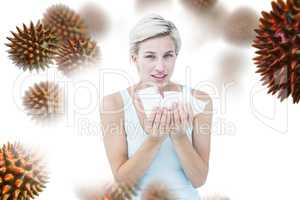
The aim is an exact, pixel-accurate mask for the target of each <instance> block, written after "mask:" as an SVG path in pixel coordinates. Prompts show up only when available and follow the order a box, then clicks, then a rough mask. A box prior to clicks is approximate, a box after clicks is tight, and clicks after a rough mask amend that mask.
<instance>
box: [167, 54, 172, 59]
mask: <svg viewBox="0 0 300 200" xmlns="http://www.w3.org/2000/svg"><path fill="white" fill-rule="evenodd" d="M167 57H168V58H171V57H173V55H172V54H167V55H165V58H167Z"/></svg>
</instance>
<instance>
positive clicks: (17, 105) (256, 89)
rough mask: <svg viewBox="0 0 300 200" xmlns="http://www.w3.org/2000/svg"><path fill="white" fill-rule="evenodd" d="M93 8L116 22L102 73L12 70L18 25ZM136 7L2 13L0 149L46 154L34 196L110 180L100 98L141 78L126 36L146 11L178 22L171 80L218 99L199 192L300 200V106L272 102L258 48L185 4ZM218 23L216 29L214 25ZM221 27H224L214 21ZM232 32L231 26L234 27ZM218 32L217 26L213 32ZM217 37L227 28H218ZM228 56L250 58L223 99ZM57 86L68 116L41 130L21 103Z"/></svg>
mask: <svg viewBox="0 0 300 200" xmlns="http://www.w3.org/2000/svg"><path fill="white" fill-rule="evenodd" d="M90 2H93V3H95V4H97V5H98V6H99V7H101V8H102V9H103V10H104V11H105V13H106V14H107V17H108V18H109V21H110V22H109V23H110V29H109V31H108V32H107V34H106V35H105V36H104V37H102V38H100V39H98V44H99V46H100V48H101V57H102V58H101V64H100V65H99V68H98V70H97V71H96V72H94V73H90V74H86V75H83V76H80V77H78V78H76V79H68V78H66V77H64V76H63V75H61V74H60V73H57V71H56V69H55V65H53V66H51V67H50V69H49V70H47V71H45V72H41V73H36V72H33V73H30V72H23V71H22V70H20V69H18V68H17V67H16V66H14V65H13V64H12V61H11V60H10V59H9V58H8V54H7V52H6V50H7V49H8V48H7V47H6V46H5V45H4V44H5V43H7V42H8V40H7V39H6V37H8V36H11V34H10V31H16V29H15V26H20V25H22V23H25V24H29V22H30V21H31V20H32V21H33V22H36V21H37V20H38V19H41V18H42V16H43V13H44V12H45V11H46V9H47V8H48V7H49V6H51V5H54V4H57V3H64V4H65V5H68V6H69V7H70V8H72V9H74V10H79V9H80V7H81V6H83V5H85V4H86V3H90ZM134 2H135V1H133V0H126V1H117V0H101V1H100V0H98V1H85V0H73V1H69V0H68V1H63V2H62V1H52V0H44V1H37V0H35V1H34V0H27V1H16V0H10V1H5V3H3V4H2V6H1V8H0V13H1V18H0V24H1V26H0V58H1V59H0V80H1V84H0V91H1V97H0V98H1V103H0V111H1V113H0V119H1V123H0V144H4V143H7V142H14V141H20V142H21V143H24V144H26V145H27V146H29V147H32V148H35V149H37V150H38V151H40V152H41V153H42V154H43V155H44V156H43V157H44V159H45V162H46V163H47V166H48V170H49V172H50V182H49V183H48V184H47V188H46V189H45V190H44V192H42V193H41V194H40V196H39V197H38V198H37V199H40V200H50V199H69V200H73V199H74V200H75V199H78V197H77V194H76V188H77V187H78V186H79V185H84V186H86V185H87V184H91V185H92V184H93V183H94V182H98V181H103V182H104V181H106V180H109V179H110V178H111V173H110V168H109V164H108V162H107V160H106V156H105V152H104V148H103V143H102V140H101V132H100V122H99V120H100V119H99V112H98V110H99V107H98V106H99V102H100V99H101V98H102V97H103V95H106V94H109V93H113V92H115V91H118V90H121V89H124V88H125V87H127V86H128V85H130V84H133V83H134V82H136V81H137V80H138V77H137V73H136V70H135V66H133V65H132V64H131V63H130V62H129V56H128V48H129V47H128V33H129V30H130V28H131V27H132V25H133V24H134V23H135V22H136V21H137V20H138V19H140V17H142V16H143V15H145V14H146V13H148V12H150V13H157V14H160V15H162V16H163V17H165V18H167V19H170V20H172V21H173V22H174V23H175V25H177V27H178V29H179V31H180V33H181V36H182V41H183V46H182V49H181V52H180V55H179V57H178V60H177V63H176V68H175V72H174V75H173V80H174V81H177V82H179V83H182V84H189V85H191V86H192V87H194V88H197V89H201V90H204V91H206V92H209V93H210V95H211V96H212V98H213V101H214V115H213V126H212V141H211V142H212V143H211V144H212V145H211V160H210V171H209V176H208V179H207V182H206V184H205V185H204V186H203V187H201V188H199V192H200V194H201V195H206V194H210V193H220V194H225V195H227V196H228V197H230V198H231V199H233V200H234V199H244V200H250V199H251V200H252V199H256V200H259V199H261V200H263V199H273V200H281V199H299V198H300V195H299V192H298V191H297V189H298V188H297V187H296V186H298V185H299V183H298V182H299V180H300V172H299V169H300V162H299V155H298V152H299V151H300V146H299V145H298V143H299V140H300V137H299V134H300V133H299V127H298V126H297V125H299V124H298V121H299V113H300V108H299V105H294V104H292V99H291V98H289V99H287V100H285V101H283V102H281V103H280V101H279V100H278V99H277V98H276V97H275V96H271V95H267V90H266V88H265V87H262V86H261V82H260V81H259V79H260V77H259V75H257V74H255V69H256V67H255V65H254V64H253V61H252V60H251V59H252V58H253V57H254V49H253V48H250V47H249V48H239V47H236V46H234V45H232V44H230V43H226V42H225V41H224V40H223V39H222V37H217V36H211V37H208V36H210V35H214V34H215V35H217V34H216V33H215V32H210V30H211V29H210V28H209V27H208V26H207V25H204V23H200V22H197V21H195V20H193V19H192V17H191V15H190V13H189V11H188V10H186V9H185V8H184V7H182V5H181V4H180V2H179V1H171V2H172V3H171V4H169V5H168V6H167V7H159V8H156V9H151V10H143V11H141V10H139V11H137V10H136V9H135V5H134ZM270 2H271V1H267V0H265V1H261V0H252V1H241V0H230V1H221V0H219V3H221V4H222V6H224V8H225V9H226V10H227V11H228V12H231V11H232V10H234V9H235V8H238V7H241V6H248V7H250V8H252V9H254V10H255V11H256V12H257V13H258V14H259V13H260V12H261V11H262V10H266V11H269V10H270V9H271V5H270ZM212 24H214V23H212ZM216 24H217V22H216ZM229 26H230V25H229ZM214 28H216V27H214ZM213 30H215V31H216V30H218V31H220V29H218V28H217V29H213ZM227 51H234V52H236V54H237V55H239V56H242V57H243V58H244V64H243V66H240V67H241V68H243V70H242V71H243V72H241V73H240V74H239V80H238V81H237V82H235V83H233V84H232V85H231V86H230V87H228V88H227V89H226V90H225V91H226V92H224V90H223V91H220V90H216V89H214V87H213V83H214V77H215V74H216V73H218V66H217V63H218V62H217V60H218V59H219V58H221V57H222V54H223V53H224V52H227ZM47 79H48V80H55V81H57V82H58V83H59V84H60V85H61V86H62V87H63V88H64V90H65V92H66V102H67V104H66V115H65V118H64V119H63V120H62V121H61V122H60V123H57V124H52V125H49V126H40V125H37V124H36V123H34V122H33V121H31V120H30V118H29V117H28V116H26V114H25V112H24V111H23V107H22V104H21V102H22V101H21V98H22V96H23V94H24V91H25V90H26V89H27V88H28V86H30V85H32V84H33V83H36V82H38V81H41V80H47Z"/></svg>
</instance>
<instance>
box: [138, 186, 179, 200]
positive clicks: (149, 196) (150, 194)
mask: <svg viewBox="0 0 300 200" xmlns="http://www.w3.org/2000/svg"><path fill="white" fill-rule="evenodd" d="M174 199H178V198H176V196H175V194H173V193H172V192H171V191H170V190H169V189H168V187H167V186H166V185H164V184H162V183H157V182H154V183H151V184H149V185H148V186H147V187H146V189H145V190H144V191H143V194H142V200H174Z"/></svg>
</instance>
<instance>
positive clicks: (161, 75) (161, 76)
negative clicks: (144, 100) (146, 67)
mask: <svg viewBox="0 0 300 200" xmlns="http://www.w3.org/2000/svg"><path fill="white" fill-rule="evenodd" d="M151 76H152V77H153V78H155V79H156V80H159V81H162V80H164V79H165V78H166V77H167V76H168V74H156V75H151Z"/></svg>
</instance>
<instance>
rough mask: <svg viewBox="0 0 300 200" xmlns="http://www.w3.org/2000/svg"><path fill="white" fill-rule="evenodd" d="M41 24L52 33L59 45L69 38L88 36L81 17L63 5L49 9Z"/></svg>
mask: <svg viewBox="0 0 300 200" xmlns="http://www.w3.org/2000/svg"><path fill="white" fill-rule="evenodd" d="M42 22H43V24H44V25H45V26H46V27H47V28H50V29H52V30H53V31H54V33H55V34H56V36H57V37H58V38H59V41H60V42H61V43H63V42H65V41H66V40H68V39H70V38H82V37H87V36H89V33H88V30H87V25H86V23H85V22H84V20H83V19H82V18H81V16H80V15H79V14H77V13H76V12H75V11H73V10H72V9H70V8H69V7H68V6H66V5H63V4H57V5H53V6H51V7H49V8H48V9H47V11H46V13H45V14H44V18H43V20H42Z"/></svg>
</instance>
